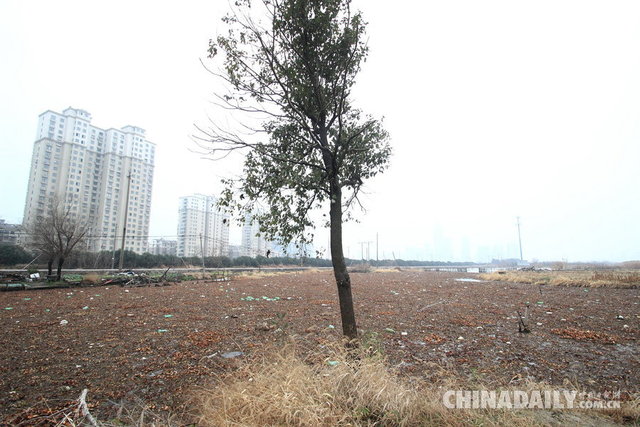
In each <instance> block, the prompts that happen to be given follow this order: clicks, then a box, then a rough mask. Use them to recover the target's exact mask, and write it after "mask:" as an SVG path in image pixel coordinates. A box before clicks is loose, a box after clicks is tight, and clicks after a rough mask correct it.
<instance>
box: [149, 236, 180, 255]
mask: <svg viewBox="0 0 640 427" xmlns="http://www.w3.org/2000/svg"><path fill="white" fill-rule="evenodd" d="M177 251H178V242H177V241H175V240H167V239H163V238H160V239H153V241H152V242H151V250H150V252H151V254H153V255H176V253H177Z"/></svg>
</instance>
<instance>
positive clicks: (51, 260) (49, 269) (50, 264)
mask: <svg viewBox="0 0 640 427" xmlns="http://www.w3.org/2000/svg"><path fill="white" fill-rule="evenodd" d="M52 271H53V258H51V259H49V261H47V276H51V272H52Z"/></svg>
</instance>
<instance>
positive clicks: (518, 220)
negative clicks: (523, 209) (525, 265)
mask: <svg viewBox="0 0 640 427" xmlns="http://www.w3.org/2000/svg"><path fill="white" fill-rule="evenodd" d="M516 221H517V224H518V244H519V245H520V261H522V237H521V236H520V217H519V216H518V217H516Z"/></svg>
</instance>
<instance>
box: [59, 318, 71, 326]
mask: <svg viewBox="0 0 640 427" xmlns="http://www.w3.org/2000/svg"><path fill="white" fill-rule="evenodd" d="M68 323H69V321H68V320H64V319H63V320H61V321H60V326H64V325H66V324H68Z"/></svg>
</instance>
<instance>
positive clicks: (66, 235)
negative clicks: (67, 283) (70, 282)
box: [30, 199, 89, 280]
mask: <svg viewBox="0 0 640 427" xmlns="http://www.w3.org/2000/svg"><path fill="white" fill-rule="evenodd" d="M88 230H89V227H88V225H87V224H86V223H85V222H81V221H79V220H78V219H77V218H76V217H75V215H73V214H72V213H71V205H70V204H69V205H68V206H65V205H64V204H63V203H60V202H59V201H58V199H53V201H52V202H51V206H50V208H49V209H48V210H47V212H46V213H45V215H44V216H43V217H38V218H37V219H36V221H35V223H34V224H32V226H31V228H30V231H31V244H30V246H31V247H32V248H33V249H35V250H36V251H38V252H39V253H41V254H42V255H44V256H45V257H46V259H47V272H48V274H49V275H51V273H52V267H53V263H54V261H55V260H57V262H58V263H57V271H56V279H57V280H61V278H62V266H63V265H64V261H65V259H66V258H67V257H68V256H69V255H70V254H71V253H72V252H73V250H74V249H75V248H76V246H77V245H78V243H80V242H83V241H84V239H85V237H86V235H87V232H88Z"/></svg>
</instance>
